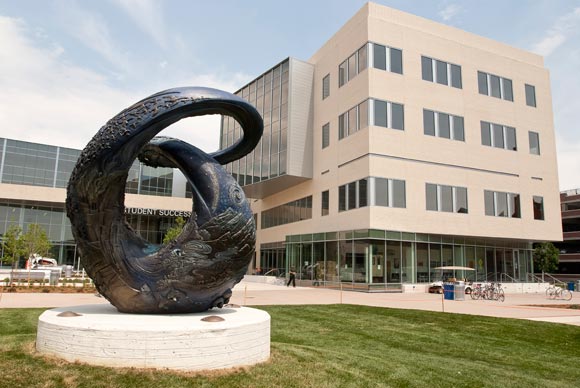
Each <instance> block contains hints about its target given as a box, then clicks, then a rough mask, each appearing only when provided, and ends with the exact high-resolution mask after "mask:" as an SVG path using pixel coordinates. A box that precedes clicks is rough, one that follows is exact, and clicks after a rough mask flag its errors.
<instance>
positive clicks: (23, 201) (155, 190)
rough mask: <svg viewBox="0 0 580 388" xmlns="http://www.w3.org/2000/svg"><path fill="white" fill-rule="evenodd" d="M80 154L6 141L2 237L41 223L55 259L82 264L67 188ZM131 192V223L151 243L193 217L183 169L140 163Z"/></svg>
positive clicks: (0, 151) (0, 159) (1, 171)
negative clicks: (181, 220)
mask: <svg viewBox="0 0 580 388" xmlns="http://www.w3.org/2000/svg"><path fill="white" fill-rule="evenodd" d="M80 153H81V151H80V150H75V149H70V148H63V147H57V146H52V145H45V144H36V143H29V142H24V141H18V140H11V139H1V138H0V236H3V235H4V233H6V230H8V228H9V227H10V225H18V226H20V227H21V228H22V229H23V230H24V232H26V230H27V228H28V225H30V224H39V225H40V226H41V227H42V228H43V229H44V230H45V231H46V234H47V237H48V238H49V240H50V241H51V243H52V246H53V247H52V251H51V255H52V257H54V258H56V259H58V261H59V263H61V264H69V265H75V268H76V267H77V266H79V263H80V264H81V265H82V260H81V261H80V262H79V255H78V254H77V250H76V244H75V242H74V240H73V237H72V232H71V227H70V222H69V220H68V218H67V216H66V211H65V199H66V185H67V184H68V180H69V178H70V174H71V172H72V169H73V168H74V166H75V164H76V161H77V159H78V157H79V155H80ZM188 188H189V189H188ZM126 193H127V194H126V197H125V206H126V208H125V213H126V217H127V220H128V222H129V223H130V224H131V226H132V227H133V228H134V229H135V230H136V231H137V232H139V233H140V234H141V236H142V237H143V238H145V239H147V240H149V241H150V242H151V243H154V244H159V243H161V242H162V240H163V236H164V235H165V232H166V231H167V229H169V228H170V227H171V226H172V225H173V224H174V222H175V218H177V217H179V216H181V217H184V218H188V217H189V216H190V215H191V199H188V198H191V188H190V186H189V185H188V184H187V182H186V179H185V177H184V176H183V174H181V172H180V171H179V170H174V169H170V168H158V169H155V168H151V167H148V166H145V165H143V164H141V163H138V162H135V163H134V164H133V167H132V168H131V170H130V171H129V178H128V180H127V184H126ZM2 249H3V245H2ZM2 256H3V252H2ZM0 257H1V256H0Z"/></svg>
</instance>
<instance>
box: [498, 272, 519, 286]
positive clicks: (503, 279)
mask: <svg viewBox="0 0 580 388" xmlns="http://www.w3.org/2000/svg"><path fill="white" fill-rule="evenodd" d="M499 279H500V282H502V283H508V282H511V283H517V282H518V281H517V280H516V279H514V278H513V277H511V276H510V275H508V274H507V273H505V272H504V273H500V274H499ZM507 279H509V281H508V280H507Z"/></svg>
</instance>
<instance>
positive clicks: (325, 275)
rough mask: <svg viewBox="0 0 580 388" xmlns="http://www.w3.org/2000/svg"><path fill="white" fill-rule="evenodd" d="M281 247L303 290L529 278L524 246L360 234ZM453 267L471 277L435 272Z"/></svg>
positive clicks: (301, 238) (309, 237) (294, 240)
mask: <svg viewBox="0 0 580 388" xmlns="http://www.w3.org/2000/svg"><path fill="white" fill-rule="evenodd" d="M285 246H286V258H287V260H286V262H285V268H286V270H287V269H288V268H290V267H293V268H295V269H296V272H297V279H298V280H302V281H304V283H303V284H304V285H310V284H311V283H312V282H314V281H316V282H318V283H317V284H320V285H325V286H328V287H338V286H342V287H343V288H353V289H368V290H371V289H390V288H400V287H401V285H402V284H403V283H428V282H433V281H438V280H441V279H442V278H443V279H446V278H449V277H455V278H465V279H467V280H471V281H505V280H506V279H510V278H511V279H513V280H515V281H522V282H523V281H526V279H527V277H528V274H529V273H533V264H532V250H531V248H532V247H531V244H529V243H524V242H521V243H520V242H513V241H512V242H499V241H491V240H489V241H488V240H483V239H482V240H469V239H466V238H464V237H458V236H441V235H428V234H419V233H406V232H398V231H385V230H376V229H363V230H351V231H342V232H327V233H316V234H303V235H293V236H287V237H286V244H285ZM278 265H279V264H278ZM452 265H454V266H466V267H470V268H474V269H475V271H462V270H455V271H447V272H443V273H442V272H441V270H438V269H435V268H436V267H441V266H452Z"/></svg>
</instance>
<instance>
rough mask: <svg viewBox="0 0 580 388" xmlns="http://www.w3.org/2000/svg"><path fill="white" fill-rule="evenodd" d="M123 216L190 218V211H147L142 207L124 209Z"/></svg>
mask: <svg viewBox="0 0 580 388" xmlns="http://www.w3.org/2000/svg"><path fill="white" fill-rule="evenodd" d="M125 214H131V215H141V216H160V217H183V218H189V217H191V211H187V210H165V209H148V208H144V207H126V208H125Z"/></svg>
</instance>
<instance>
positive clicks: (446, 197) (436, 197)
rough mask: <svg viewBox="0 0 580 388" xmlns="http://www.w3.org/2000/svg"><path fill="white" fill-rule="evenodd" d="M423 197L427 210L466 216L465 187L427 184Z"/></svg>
mask: <svg viewBox="0 0 580 388" xmlns="http://www.w3.org/2000/svg"><path fill="white" fill-rule="evenodd" d="M425 197H426V203H427V210H433V211H440V212H449V213H465V214H467V189H466V188H465V187H454V186H444V185H436V184H432V183H427V184H425Z"/></svg>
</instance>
